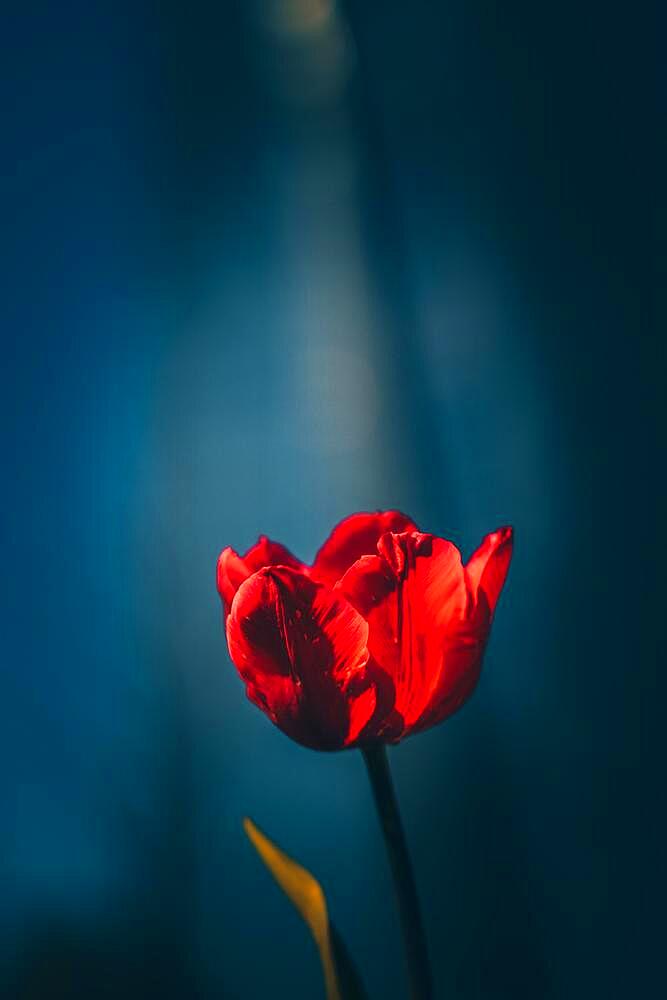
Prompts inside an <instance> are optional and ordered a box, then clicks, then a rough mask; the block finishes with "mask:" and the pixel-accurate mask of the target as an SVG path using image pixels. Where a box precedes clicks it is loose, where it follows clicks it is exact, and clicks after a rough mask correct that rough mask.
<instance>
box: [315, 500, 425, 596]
mask: <svg viewBox="0 0 667 1000" xmlns="http://www.w3.org/2000/svg"><path fill="white" fill-rule="evenodd" d="M416 530H417V526H416V525H415V524H414V523H413V522H412V521H411V520H410V518H409V517H406V515H405V514H401V512H400V511H398V510H385V511H377V512H375V513H373V514H367V513H361V514H352V515H351V516H350V517H346V518H345V519H344V520H343V521H341V522H340V524H337V525H336V527H335V528H334V529H333V531H332V532H331V534H330V535H329V537H328V538H327V540H326V542H325V543H324V545H323V546H322V548H321V549H320V551H319V552H318V553H317V555H316V557H315V562H314V564H313V569H312V575H313V577H314V578H315V579H316V580H319V581H320V582H321V583H326V584H327V585H328V586H330V587H333V586H334V584H335V583H336V582H337V581H338V580H340V578H341V577H342V576H343V575H344V574H345V573H346V572H347V570H348V569H349V568H350V566H351V565H352V563H354V562H356V561H357V559H360V558H361V556H365V555H371V554H373V553H375V552H376V550H377V543H378V542H379V540H380V538H382V536H383V535H384V534H385V533H386V532H387V531H416Z"/></svg>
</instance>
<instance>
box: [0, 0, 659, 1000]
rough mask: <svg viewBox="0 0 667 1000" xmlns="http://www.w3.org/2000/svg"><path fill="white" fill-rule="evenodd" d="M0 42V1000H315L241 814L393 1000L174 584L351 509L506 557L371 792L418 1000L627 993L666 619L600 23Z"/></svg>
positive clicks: (209, 618)
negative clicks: (414, 906)
mask: <svg viewBox="0 0 667 1000" xmlns="http://www.w3.org/2000/svg"><path fill="white" fill-rule="evenodd" d="M3 21H4V28H3V32H2V49H3V59H2V71H1V72H2V74H3V78H4V81H3V82H4V85H3V93H4V95H5V102H4V103H5V107H4V109H3V127H2V139H1V142H2V146H3V156H2V160H3V213H2V215H3V239H2V244H3V250H4V253H3V267H2V273H3V278H4V283H5V286H6V287H5V289H4V291H3V295H2V304H1V306H0V310H1V315H2V337H3V351H2V358H3V365H2V369H3V389H2V394H1V399H0V405H1V407H2V430H3V439H4V440H3V453H4V455H5V461H4V472H5V476H4V484H3V519H2V522H3V551H4V561H5V567H6V569H5V572H4V573H3V600H2V604H3V609H4V615H5V617H6V622H5V624H4V626H3V632H4V635H5V640H4V653H3V670H2V679H3V693H2V698H1V701H0V750H1V760H2V765H1V769H2V789H1V790H2V824H1V829H0V838H1V839H0V876H1V885H2V894H1V897H0V983H1V984H2V987H3V989H0V992H2V993H3V996H4V995H7V996H8V997H11V998H14V997H16V998H26V1000H28V998H29V1000H33V998H40V1000H41V998H51V997H58V998H59V997H82V996H105V997H106V996H108V997H116V996H118V997H121V996H122V997H142V998H152V997H156V998H157V997H160V998H161V1000H169V998H171V997H174V998H175V997H179V998H182V997H201V998H219V997H230V998H240V997H249V998H252V997H264V996H280V997H283V996H284V997H291V998H295V1000H312V998H313V997H317V996H320V995H322V986H321V977H320V972H319V967H318V959H317V955H316V952H315V948H314V946H313V945H312V943H311V941H310V939H309V938H308V935H307V932H306V930H305V928H304V927H303V925H302V924H301V923H300V921H299V918H298V917H297V915H296V913H295V912H294V911H293V910H292V909H291V908H290V906H289V905H288V903H287V902H286V900H285V899H284V897H282V896H281V894H280V892H279V891H278V889H277V888H276V887H275V886H274V885H273V883H272V882H271V880H270V878H269V876H268V875H267V873H266V872H265V871H264V869H263V868H262V866H261V864H260V862H259V860H258V858H257V857H256V856H255V855H254V853H253V851H252V849H251V848H250V846H249V844H248V843H247V841H246V840H245V838H244V835H243V833H242V830H241V818H242V817H243V816H244V815H245V814H248V815H250V816H251V817H252V818H253V819H255V820H256V822H257V823H259V824H260V825H261V826H262V827H263V828H264V829H265V830H266V831H267V832H268V833H269V834H270V835H271V836H273V837H274V838H275V839H276V840H277V841H278V842H279V843H280V844H281V845H283V846H284V847H285V848H286V849H287V850H289V851H290V852H291V853H292V854H294V855H295V856H296V857H297V858H299V859H300V860H301V861H302V862H303V863H304V864H305V865H307V866H308V867H309V868H310V869H311V870H312V871H313V872H315V873H316V874H317V876H318V877H319V878H320V879H321V880H322V882H323V884H324V886H325V889H326V890H327V893H328V896H329V902H330V908H331V911H332V914H333V917H334V919H335V921H336V923H337V925H338V926H339V927H340V929H341V930H342V932H343V935H344V937H345V938H346V941H347V943H348V945H349V947H350V950H351V951H352V952H353V954H354V956H355V957H356V959H357V961H358V962H359V964H360V966H361V967H362V968H363V973H364V977H365V980H366V984H367V987H368V990H369V993H370V995H371V996H372V997H380V996H382V997H385V998H389V1000H393V998H399V997H403V996H405V995H406V983H405V978H404V971H403V967H402V963H401V957H400V940H399V931H398V924H397V917H396V914H395V911H394V908H393V905H392V900H391V896H390V885H389V874H388V869H387V864H386V861H385V857H384V853H383V847H382V843H381V839H380V833H379V829H378V825H377V821H376V818H375V816H374V813H373V809H372V803H371V797H370V793H369V789H368V787H367V778H366V774H365V771H364V767H363V764H362V761H361V758H360V756H359V755H358V754H357V753H342V754H337V755H320V754H317V753H313V752H310V751H306V750H304V749H302V748H301V747H299V746H297V745H295V744H292V743H290V742H289V740H287V738H285V737H284V736H283V735H282V734H281V733H280V732H278V730H276V729H274V728H273V727H272V726H271V725H270V724H269V723H268V721H267V720H266V719H265V718H264V717H263V716H262V715H261V713H259V712H258V711H257V710H256V709H255V708H254V707H253V706H251V705H250V703H249V702H248V701H247V700H246V699H245V696H244V692H243V687H242V685H241V683H240V682H239V680H238V678H237V676H236V674H235V671H234V670H233V668H232V666H231V664H230V663H229V660H228V657H227V653H226V647H225V643H224V638H223V632H222V623H221V611H220V607H219V601H218V597H217V594H216V591H215V585H214V566H215V560H216V556H217V554H218V552H219V550H220V549H221V548H222V547H223V546H224V545H226V544H232V545H234V546H235V547H236V548H237V549H238V550H243V549H245V548H246V547H247V546H248V545H249V544H251V543H252V542H253V541H254V540H255V538H256V536H257V535H258V534H259V533H260V532H266V533H268V534H269V535H271V536H272V537H274V538H276V539H279V540H280V541H282V542H284V543H285V544H286V545H288V546H289V547H290V548H291V549H292V550H293V551H294V552H295V553H296V554H298V555H299V556H301V557H302V558H304V559H306V560H309V559H311V558H312V557H313V555H314V553H315V551H316V549H317V547H318V546H319V544H320V543H321V541H322V540H323V539H324V537H325V536H326V534H327V533H328V531H329V530H330V528H331V527H332V525H333V524H334V523H335V522H336V521H337V520H338V519H340V518H341V517H343V516H345V515H346V514H348V513H350V512H351V511H354V510H362V509H376V508H387V507H394V506H395V507H399V508H401V509H403V510H405V511H407V512H408V513H410V514H411V515H412V516H413V517H414V518H415V519H416V520H417V522H418V523H419V524H420V525H421V526H422V527H423V528H424V529H426V530H430V531H434V532H436V533H440V534H445V535H447V536H448V537H451V538H453V539H455V540H456V541H457V542H458V543H459V544H460V545H461V547H462V549H463V551H464V553H465V554H466V555H467V554H468V553H470V552H471V551H472V549H473V548H474V547H475V546H476V544H477V543H478V542H479V540H480V539H481V537H482V535H483V534H485V533H486V532H488V531H490V530H492V529H494V528H496V527H497V526H498V525H500V524H503V523H512V524H514V526H515V528H516V538H517V542H516V554H515V560H514V563H513V566H512V570H511V574H510V579H509V583H508V586H507V588H506V591H505V593H504V595H503V597H502V600H501V603H500V607H499V611H498V615H497V621H496V625H495V629H494V634H493V636H492V641H491V643H490V647H489V650H488V654H487V658H486V665H485V671H484V674H483V677H482V681H481V684H480V687H479V690H478V692H477V693H476V695H475V697H474V699H473V700H472V701H471V703H470V704H469V705H468V706H467V707H466V708H465V709H464V710H463V711H462V712H461V713H460V714H459V715H457V716H456V717H454V718H453V719H451V720H450V721H448V722H447V723H446V724H445V725H443V726H442V727H440V728H438V729H436V730H432V731H430V732H428V733H426V734H424V735H422V736H419V737H417V738H415V739H414V740H411V741H410V740H409V741H407V742H406V743H405V744H403V745H401V746H400V747H398V748H396V749H394V750H392V752H391V763H392V767H393V769H394V774H395V780H396V783H397V786H398V791H399V796H400V799H401V803H402V807H403V810H404V815H405V822H406V826H407V831H408V835H409V840H410V843H411V846H412V850H413V852H414V858H415V864H416V872H417V879H418V883H419V887H420V890H421V894H422V897H423V903H424V910H425V918H426V923H427V926H428V929H429V938H430V947H431V952H432V955H433V963H434V969H435V978H436V983H437V995H438V996H443V997H449V998H495V997H508V998H509V997H511V998H513V1000H518V998H521V997H531V998H535V997H558V998H568V1000H570V998H579V997H582V998H583V997H587V998H589V997H598V996H600V997H602V996H605V997H616V996H618V997H620V996H626V995H628V993H629V992H630V991H631V990H632V992H633V993H635V992H637V990H638V988H639V987H640V985H642V984H643V982H644V977H647V978H646V981H647V982H648V975H649V971H648V970H649V958H650V955H651V953H652V947H651V943H650V941H651V932H650V927H651V924H650V909H651V908H650V903H651V898H650V897H651V892H652V889H653V886H654V877H653V876H654V869H653V868H652V861H651V858H652V856H653V855H652V853H651V852H652V849H653V848H654V847H657V845H658V840H659V838H658V833H657V829H656V827H655V820H654V814H655V806H654V804H653V803H654V797H655V795H656V794H657V793H656V792H655V791H654V788H655V787H656V786H654V785H653V784H652V779H651V775H650V773H649V762H648V753H647V749H646V737H645V733H646V726H647V725H648V718H649V715H650V714H651V712H650V707H649V706H650V705H651V704H652V703H653V704H654V703H655V699H654V696H653V693H652V692H653V682H654V676H653V675H654V672H655V673H657V666H656V665H657V662H658V659H657V655H658V650H657V646H658V642H659V641H660V643H662V637H661V636H660V638H658V633H659V629H657V628H656V623H658V622H661V621H662V616H663V615H664V611H663V610H662V607H663V606H662V599H661V596H660V592H659V589H658V586H657V584H658V579H657V572H656V570H655V568H654V566H653V559H652V553H653V550H654V541H655V538H656V534H657V517H658V506H659V500H658V493H657V490H656V489H655V487H654V484H653V482H652V477H651V474H650V471H649V470H650V469H651V468H652V466H653V465H654V463H655V461H656V449H657V444H658V426H659V421H658V415H659V414H658V399H659V394H658V379H657V366H656V364H655V362H656V361H657V355H658V345H657V341H656V340H655V339H654V338H653V337H652V335H651V329H650V312H651V310H650V307H649V297H648V296H647V286H648V275H649V273H650V267H649V247H650V239H649V220H650V212H651V199H650V188H649V185H648V182H647V166H646V164H647V163H648V161H649V154H648V148H647V135H648V134H649V133H650V123H649V120H648V111H647V107H648V95H647V92H646V86H647V76H648V74H647V72H646V71H645V69H644V57H643V53H642V49H641V46H640V41H641V39H640V32H639V30H638V27H637V23H636V19H633V17H632V16H631V15H628V12H627V11H624V12H619V13H618V14H614V13H612V11H611V10H609V9H607V10H605V11H604V12H602V13H601V14H598V11H597V10H595V9H594V8H593V7H587V6H584V7H583V8H582V7H581V6H580V5H576V4H573V3H565V4H559V5H556V6H554V5H551V6H543V5H539V4H538V5H534V4H528V3H526V2H519V3H510V4H504V5H501V6H498V5H496V4H491V3H485V2H483V0H472V2H471V0H465V2H464V0H453V2H450V3H447V4H429V3H426V2H423V0H417V2H414V3H412V4H405V3H396V2H393V0H389V2H387V3H384V4H382V5H373V4H365V3H362V2H361V0H354V2H352V0H350V2H349V3H345V4H343V3H340V4H335V3H333V0H284V2H279V0H265V2H259V0H248V2H244V3H241V2H239V3H217V4H209V3H205V2H199V0H195V2H194V3H192V4H188V5H184V4H178V3H173V2H169V0H167V2H163V3H160V4H153V3H144V2H141V0H140V2H138V3H134V4H126V3H124V2H123V0H120V2H116V3H110V2H106V0H102V2H101V3H96V4H84V3H81V2H76V0H75V2H73V3H70V4H67V5H65V6H62V5H55V4H49V3H43V4H38V3H33V2H28V4H26V5H22V6H21V7H19V6H18V5H17V6H16V7H15V8H14V9H13V10H12V11H11V12H9V13H7V14H6V15H5V16H4V18H3ZM657 787H659V786H657ZM649 876H650V878H649ZM656 941H657V938H656Z"/></svg>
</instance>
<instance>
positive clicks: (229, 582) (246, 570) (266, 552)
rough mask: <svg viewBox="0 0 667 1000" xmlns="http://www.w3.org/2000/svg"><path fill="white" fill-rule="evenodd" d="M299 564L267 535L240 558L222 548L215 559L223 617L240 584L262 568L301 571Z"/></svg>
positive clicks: (260, 537)
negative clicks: (272, 567) (216, 560)
mask: <svg viewBox="0 0 667 1000" xmlns="http://www.w3.org/2000/svg"><path fill="white" fill-rule="evenodd" d="M302 565H303V564H302V563H301V562H300V561H299V560H298V559H296V558H295V557H294V556H293V555H292V553H291V552H290V551H289V550H288V549H286V548H285V546H284V545H281V544H280V543H279V542H272V541H271V539H270V538H267V537H266V535H260V536H259V538H258V539H257V541H256V542H255V544H254V545H252V546H251V547H250V548H249V549H248V551H247V552H246V554H245V555H244V556H239V555H238V554H237V553H236V552H235V551H234V549H232V548H229V546H228V547H227V548H226V549H223V550H222V552H221V553H220V557H219V559H218V567H217V585H218V593H219V594H220V597H221V598H222V603H223V606H224V609H225V615H228V614H229V610H230V608H231V606H232V601H233V600H234V595H235V594H236V591H237V590H238V589H239V587H240V586H241V584H242V583H243V582H244V581H245V580H247V579H248V577H249V576H252V574H253V573H255V572H256V571H257V570H258V569H263V568H264V566H291V567H293V568H294V569H301V568H302Z"/></svg>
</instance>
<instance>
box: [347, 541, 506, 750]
mask: <svg viewBox="0 0 667 1000" xmlns="http://www.w3.org/2000/svg"><path fill="white" fill-rule="evenodd" d="M378 553H379V554H378V555H376V556H366V557H364V558H362V559H360V560H358V562H357V563H355V565H354V566H352V567H351V569H350V570H348V572H347V573H346V574H345V576H344V578H343V579H342V580H341V582H340V584H339V588H338V589H340V590H341V591H342V592H343V593H344V594H345V595H346V597H347V598H348V599H349V601H350V602H351V603H352V604H353V605H354V607H355V608H357V610H358V611H359V612H360V613H361V614H362V615H364V617H365V618H366V620H367V621H368V625H369V636H368V648H369V651H370V654H371V657H372V659H373V661H374V663H376V664H377V665H378V666H379V667H380V668H381V669H382V670H384V671H386V673H387V674H388V675H389V676H390V677H391V679H392V681H393V683H394V686H395V709H396V711H397V712H398V713H399V714H400V715H401V716H402V718H403V726H402V730H401V728H399V730H398V731H397V732H396V733H394V735H393V737H392V738H396V737H397V736H400V735H405V734H406V733H407V732H408V731H410V730H412V729H415V728H424V726H425V725H426V724H430V723H427V721H426V720H427V719H428V718H429V717H430V716H431V715H432V714H433V713H434V712H435V711H436V710H437V709H439V708H440V707H442V706H444V705H446V706H448V707H449V709H450V710H451V711H454V708H453V707H451V706H455V707H458V706H459V705H460V704H462V702H463V701H464V700H465V698H466V697H467V696H468V695H469V694H470V693H471V691H472V689H473V688H474V686H475V684H476V683H477V678H478V676H479V666H480V663H481V656H482V652H483V648H484V642H485V640H486V636H487V633H488V615H486V616H484V617H483V618H482V617H480V616H479V615H476V614H475V615H473V614H471V602H470V595H469V591H468V586H467V582H466V576H465V572H464V570H463V566H462V564H461V555H460V553H459V551H458V549H457V548H456V547H455V546H454V545H452V544H451V542H447V541H445V540H444V539H442V538H435V537H434V536H433V535H425V534H420V533H419V532H410V533H407V532H406V533H403V534H393V533H388V534H386V535H384V536H383V537H382V538H381V540H380V542H379V544H378ZM446 714H449V711H447V713H446Z"/></svg>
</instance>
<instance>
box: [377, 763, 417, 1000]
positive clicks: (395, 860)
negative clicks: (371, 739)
mask: <svg viewBox="0 0 667 1000" xmlns="http://www.w3.org/2000/svg"><path fill="white" fill-rule="evenodd" d="M362 753H363V755H364V760H365V762H366V767H367V768H368V776H369V778H370V782H371V787H372V789H373V797H374V799H375V805H376V807H377V811H378V816H379V817H380V823H381V825H382V832H383V834H384V841H385V844H386V847H387V854H388V855H389V864H390V866H391V872H392V875H393V877H394V889H395V891H396V898H397V900H398V910H399V914H400V918H401V929H402V931H403V942H404V945H405V954H406V959H407V966H408V980H409V983H410V997H411V1000H431V997H432V996H433V986H432V982H431V968H430V965H429V961H428V951H427V947H426V936H425V934H424V927H423V924H422V918H421V912H420V910H419V899H418V898H417V887H416V885H415V877H414V873H413V870H412V862H411V861H410V855H409V853H408V845H407V843H406V840H405V833H404V831H403V824H402V822H401V815H400V813H399V811H398V802H397V799H396V792H395V790H394V783H393V781H392V779H391V771H390V770H389V761H388V759H387V752H386V750H385V748H384V746H383V745H381V744H379V745H377V746H373V747H368V748H366V749H364V750H362Z"/></svg>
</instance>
